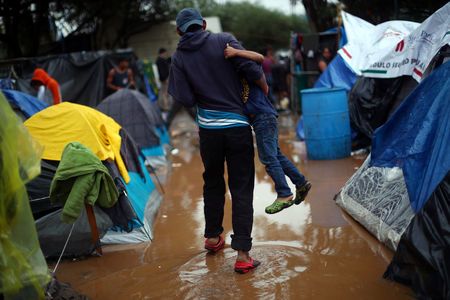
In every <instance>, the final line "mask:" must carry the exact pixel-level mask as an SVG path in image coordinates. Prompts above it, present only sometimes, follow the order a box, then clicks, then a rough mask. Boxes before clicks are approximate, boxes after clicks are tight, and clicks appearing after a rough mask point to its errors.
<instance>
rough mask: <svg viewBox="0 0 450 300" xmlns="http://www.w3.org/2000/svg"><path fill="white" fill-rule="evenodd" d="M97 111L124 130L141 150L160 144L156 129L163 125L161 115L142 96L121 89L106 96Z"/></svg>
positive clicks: (135, 92) (153, 105) (155, 107)
mask: <svg viewBox="0 0 450 300" xmlns="http://www.w3.org/2000/svg"><path fill="white" fill-rule="evenodd" d="M97 109H98V110H99V111H101V112H102V113H104V114H106V115H108V116H110V117H111V118H113V119H114V120H115V121H116V122H117V123H118V124H120V126H122V127H123V128H125V129H126V130H127V132H128V133H129V134H130V135H131V137H132V138H133V139H134V140H135V141H136V143H137V144H138V145H139V146H140V147H141V148H150V147H154V146H157V145H159V144H160V141H159V137H158V134H157V132H156V127H158V126H162V125H163V122H162V118H161V113H160V111H159V108H158V107H157V106H156V105H155V104H153V103H151V102H150V100H149V99H148V98H147V97H146V96H145V95H144V94H142V93H140V92H138V91H134V90H129V89H122V90H119V91H117V92H115V93H114V94H112V95H110V96H108V97H107V98H106V99H105V100H103V101H102V102H101V103H100V104H99V105H98V106H97Z"/></svg>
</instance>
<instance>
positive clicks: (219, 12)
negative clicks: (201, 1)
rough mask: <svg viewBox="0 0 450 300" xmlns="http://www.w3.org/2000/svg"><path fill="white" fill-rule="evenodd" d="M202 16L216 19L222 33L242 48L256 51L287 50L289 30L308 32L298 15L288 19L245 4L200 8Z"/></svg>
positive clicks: (287, 16)
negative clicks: (231, 37) (237, 42)
mask: <svg viewBox="0 0 450 300" xmlns="http://www.w3.org/2000/svg"><path fill="white" fill-rule="evenodd" d="M202 13H203V15H204V16H208V15H216V16H219V17H220V20H221V23H222V28H223V30H224V31H227V32H231V33H233V34H234V35H235V36H236V38H237V39H238V40H239V41H241V42H242V43H243V45H244V47H246V48H247V49H252V50H256V51H262V50H263V49H264V48H265V47H267V46H268V45H271V46H272V47H273V48H274V49H278V48H288V47H289V38H290V32H291V31H294V32H308V31H309V28H308V25H307V23H306V21H305V19H304V18H303V17H301V16H296V15H294V16H289V15H286V14H284V13H282V12H280V11H273V10H269V9H267V8H265V7H263V6H260V5H257V4H252V3H249V2H238V3H236V2H228V3H226V4H224V5H220V6H213V7H212V8H211V7H209V8H207V9H202Z"/></svg>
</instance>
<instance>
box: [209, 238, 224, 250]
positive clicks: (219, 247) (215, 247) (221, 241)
mask: <svg viewBox="0 0 450 300" xmlns="http://www.w3.org/2000/svg"><path fill="white" fill-rule="evenodd" d="M224 246H225V240H224V239H223V238H222V236H220V235H219V241H218V242H217V244H211V243H209V242H208V239H206V240H205V249H206V250H208V251H210V252H214V253H216V252H217V251H219V250H222V249H223V247H224Z"/></svg>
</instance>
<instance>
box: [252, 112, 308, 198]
mask: <svg viewBox="0 0 450 300" xmlns="http://www.w3.org/2000/svg"><path fill="white" fill-rule="evenodd" d="M252 126H253V130H254V131H255V135H256V144H257V146H258V155H259V159H260V160H261V163H263V164H264V165H265V166H266V171H267V173H268V174H269V176H270V177H272V180H273V181H274V183H275V190H276V192H277V194H278V197H288V196H291V195H292V192H291V189H290V188H289V186H288V184H287V182H286V176H285V175H287V176H288V177H289V179H290V180H291V181H292V183H294V184H295V186H302V185H303V184H304V183H305V181H306V180H305V177H304V176H303V175H302V174H301V173H300V172H299V171H298V170H297V168H296V167H295V166H294V164H293V163H292V162H290V161H289V160H288V159H287V158H286V156H284V155H283V153H281V151H280V147H279V146H278V127H277V117H276V116H275V115H273V114H258V115H256V116H255V117H254V118H252Z"/></svg>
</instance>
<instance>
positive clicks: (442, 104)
mask: <svg viewBox="0 0 450 300" xmlns="http://www.w3.org/2000/svg"><path fill="white" fill-rule="evenodd" d="M449 95H450V62H448V63H446V64H444V65H442V66H441V67H439V68H438V69H437V70H435V71H434V72H433V73H432V74H431V75H430V76H429V77H428V78H426V79H425V80H423V81H422V82H421V84H420V85H418V86H417V87H416V89H415V90H414V91H413V92H412V93H411V94H410V95H409V96H408V98H406V99H405V100H404V101H403V103H402V104H401V105H400V107H399V108H398V109H397V110H396V112H395V113H394V114H393V115H392V116H391V118H390V119H389V120H388V122H386V124H384V125H383V126H382V127H380V128H379V129H378V130H376V131H375V133H374V138H373V141H372V159H371V164H372V165H374V166H377V167H394V166H398V167H401V168H402V170H403V173H404V177H405V182H406V187H407V189H408V195H409V198H410V201H411V206H412V208H413V209H414V211H415V212H418V211H419V210H420V209H421V208H422V207H423V205H424V204H425V202H426V200H427V199H428V198H429V197H430V196H431V194H432V193H433V191H434V190H435V189H436V187H437V186H438V184H439V183H440V182H441V181H442V179H443V178H444V177H445V175H446V174H447V172H448V171H449V170H450V121H449V118H450V105H449Z"/></svg>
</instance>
